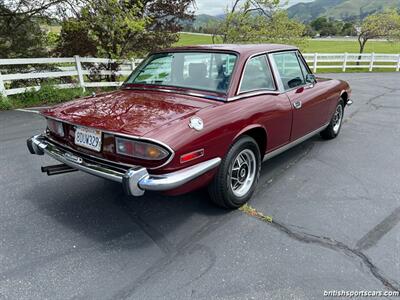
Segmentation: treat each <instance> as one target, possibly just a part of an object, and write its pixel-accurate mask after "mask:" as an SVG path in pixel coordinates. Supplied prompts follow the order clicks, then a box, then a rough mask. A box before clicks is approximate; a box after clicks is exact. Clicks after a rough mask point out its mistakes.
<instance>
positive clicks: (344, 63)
mask: <svg viewBox="0 0 400 300" xmlns="http://www.w3.org/2000/svg"><path fill="white" fill-rule="evenodd" d="M347 55H348V53H347V52H345V53H344V59H343V69H342V71H343V72H346V66H347Z"/></svg>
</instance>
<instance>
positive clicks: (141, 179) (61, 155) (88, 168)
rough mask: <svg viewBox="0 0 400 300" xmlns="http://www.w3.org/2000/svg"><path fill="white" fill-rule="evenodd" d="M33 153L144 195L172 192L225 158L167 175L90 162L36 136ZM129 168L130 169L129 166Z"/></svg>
mask: <svg viewBox="0 0 400 300" xmlns="http://www.w3.org/2000/svg"><path fill="white" fill-rule="evenodd" d="M27 146H28V149H29V151H30V152H31V153H32V154H37V155H44V154H47V155H49V156H51V157H52V158H54V159H56V160H58V161H59V162H61V163H63V164H65V165H67V166H69V167H71V168H74V169H77V170H80V171H83V172H86V173H89V174H92V175H95V176H98V177H102V178H105V179H108V180H112V181H116V182H120V183H121V184H122V186H123V189H124V191H125V192H126V193H127V194H128V195H132V196H141V195H143V194H144V192H145V191H146V190H148V191H168V190H173V189H175V188H178V187H180V186H182V185H184V184H186V183H188V182H189V181H191V180H193V179H195V178H197V177H199V176H201V175H203V174H204V173H206V172H208V171H210V170H212V169H214V168H215V167H217V166H218V165H219V164H220V162H221V158H219V157H217V158H213V159H210V160H207V161H204V162H201V163H199V164H197V165H194V166H190V167H188V168H185V169H182V170H179V171H175V172H172V173H168V174H163V175H151V174H149V173H148V171H147V169H146V168H144V167H140V166H133V167H130V168H129V169H127V170H125V169H123V168H118V167H116V166H115V164H113V165H110V164H108V163H107V162H100V161H95V160H91V159H88V158H86V157H84V156H79V154H76V153H73V152H72V151H69V150H67V149H65V148H64V147H60V146H59V145H57V144H55V143H53V142H52V141H50V140H49V139H48V138H46V137H45V136H43V135H36V136H33V137H31V138H30V139H28V140H27ZM125 168H126V167H125Z"/></svg>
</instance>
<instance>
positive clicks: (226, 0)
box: [196, 0, 313, 15]
mask: <svg viewBox="0 0 400 300" xmlns="http://www.w3.org/2000/svg"><path fill="white" fill-rule="evenodd" d="M310 1H313V0H289V5H293V4H296V3H299V2H310ZM232 2H233V0H196V3H197V10H196V14H208V15H219V14H223V13H224V11H225V8H226V7H227V6H228V5H230V4H232ZM282 2H284V1H282Z"/></svg>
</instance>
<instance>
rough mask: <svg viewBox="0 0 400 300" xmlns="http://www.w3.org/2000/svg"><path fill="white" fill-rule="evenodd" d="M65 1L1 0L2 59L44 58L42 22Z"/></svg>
mask: <svg viewBox="0 0 400 300" xmlns="http://www.w3.org/2000/svg"><path fill="white" fill-rule="evenodd" d="M63 1H65V0H53V1H51V0H16V1H11V0H0V57H33V56H43V55H45V54H46V47H45V42H46V35H45V33H44V32H43V30H42V29H41V28H40V23H41V22H43V20H44V17H46V16H48V11H49V9H50V8H52V7H54V6H56V5H61V3H63Z"/></svg>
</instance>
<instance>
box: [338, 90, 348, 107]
mask: <svg viewBox="0 0 400 300" xmlns="http://www.w3.org/2000/svg"><path fill="white" fill-rule="evenodd" d="M340 100H343V102H344V106H346V105H347V101H349V94H348V93H347V91H346V90H343V91H341V92H340V98H339V100H338V101H340Z"/></svg>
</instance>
